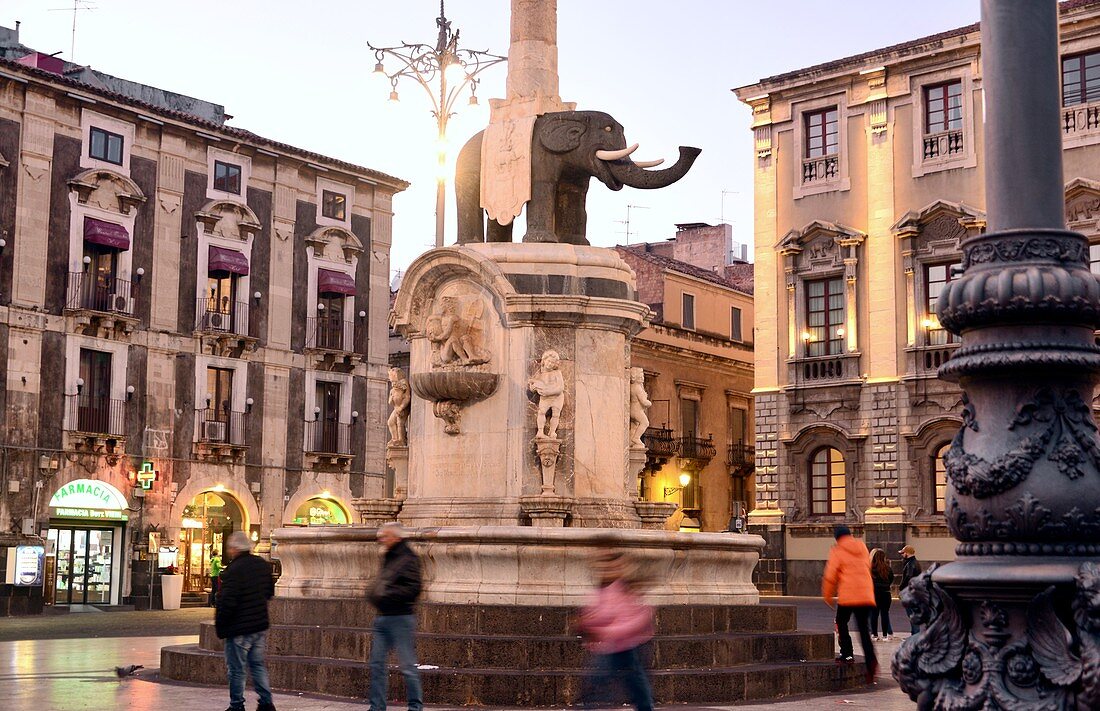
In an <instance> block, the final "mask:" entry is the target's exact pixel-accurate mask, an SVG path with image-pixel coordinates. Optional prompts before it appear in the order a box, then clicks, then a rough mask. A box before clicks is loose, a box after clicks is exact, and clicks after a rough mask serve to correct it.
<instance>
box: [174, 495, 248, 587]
mask: <svg viewBox="0 0 1100 711" xmlns="http://www.w3.org/2000/svg"><path fill="white" fill-rule="evenodd" d="M243 530H245V525H244V513H243V512H242V510H241V506H240V504H238V503H237V500H236V499H234V498H233V497H232V496H230V495H229V494H227V493H225V492H224V491H204V492H203V493H201V494H199V495H198V496H196V497H195V498H194V499H192V500H191V503H189V504H188V505H187V506H186V507H184V509H183V522H182V524H181V527H180V547H179V557H178V559H177V561H176V566H177V567H178V568H179V572H180V574H182V575H183V589H184V592H203V591H204V590H208V589H209V588H210V558H211V556H212V555H215V554H216V555H218V556H219V557H220V558H221V561H222V565H225V564H226V563H228V562H229V559H228V558H227V557H226V550H225V542H226V540H227V539H228V538H229V534H230V533H232V532H234V531H243Z"/></svg>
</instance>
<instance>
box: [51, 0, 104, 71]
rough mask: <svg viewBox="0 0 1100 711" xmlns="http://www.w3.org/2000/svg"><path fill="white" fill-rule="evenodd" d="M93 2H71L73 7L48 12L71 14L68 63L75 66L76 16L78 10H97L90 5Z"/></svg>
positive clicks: (56, 8)
mask: <svg viewBox="0 0 1100 711" xmlns="http://www.w3.org/2000/svg"><path fill="white" fill-rule="evenodd" d="M92 2H93V0H73V6H72V7H71V8H68V7H53V8H50V12H71V13H73V39H72V44H70V45H69V61H70V62H72V63H73V64H76V16H77V13H78V12H79V11H80V10H98V9H99V8H97V7H96V6H95V5H93V4H92Z"/></svg>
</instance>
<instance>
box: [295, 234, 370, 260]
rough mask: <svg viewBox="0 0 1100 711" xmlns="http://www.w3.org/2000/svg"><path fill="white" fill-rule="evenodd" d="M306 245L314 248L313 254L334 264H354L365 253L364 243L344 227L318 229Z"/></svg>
mask: <svg viewBox="0 0 1100 711" xmlns="http://www.w3.org/2000/svg"><path fill="white" fill-rule="evenodd" d="M306 245H308V246H310V247H313V254H314V256H316V257H320V258H322V259H328V260H330V261H333V262H346V263H348V264H354V263H355V260H356V259H357V258H358V257H359V255H360V254H362V253H363V243H362V242H361V241H360V240H359V238H358V237H356V236H355V234H354V233H352V232H351V231H350V230H348V229H345V228H343V227H336V226H329V227H318V228H317V229H316V230H314V231H313V233H312V234H310V235H309V236H308V237H306Z"/></svg>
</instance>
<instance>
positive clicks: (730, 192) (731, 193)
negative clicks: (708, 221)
mask: <svg viewBox="0 0 1100 711" xmlns="http://www.w3.org/2000/svg"><path fill="white" fill-rule="evenodd" d="M740 194H741V192H740V191H739V190H723V191H722V216H721V217H719V218H718V219H719V220H721V221H722V222H725V221H726V196H727V195H740Z"/></svg>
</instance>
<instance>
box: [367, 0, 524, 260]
mask: <svg viewBox="0 0 1100 711" xmlns="http://www.w3.org/2000/svg"><path fill="white" fill-rule="evenodd" d="M435 24H436V27H438V28H439V36H438V38H437V39H436V43H435V45H434V46H432V45H429V44H409V43H407V42H402V43H401V44H400V45H399V46H396V47H375V46H374V45H373V44H371V43H370V42H368V43H367V46H368V47H370V48H371V49H372V50H374V57H375V62H376V64H375V65H374V73H375V74H376V75H379V76H382V77H385V78H386V79H388V80H389V82H390V101H397V100H398V95H397V84H398V82H399V81H400V79H401V78H402V77H407V78H409V79H412V80H413V81H415V82H416V83H417V84H419V85H420V86H421V87H422V88H423V89H424V91H426V92H427V94H428V98H429V99H431V102H432V115H433V116H435V120H436V126H437V128H438V136H439V175H438V176H437V178H436V188H435V189H436V192H435V246H436V247H442V246H443V216H444V206H445V202H446V198H445V184H446V177H445V176H444V170H445V166H446V162H447V152H446V149H445V148H444V141H445V140H446V137H447V121H448V119H450V118H451V116H454V111H453V110H452V109H453V108H454V105H455V101H456V100H457V99H458V97H459V95H460V94H462V91H463V90H464V89H465V88H466V87H467V86H469V87H470V99H469V103H470V105H471V106H476V105H477V85H478V82H479V81H480V80H479V79H478V78H477V77H478V75H479V74H481V72H483V71H485V70H486V69H488V68H489V67H491V66H493V65H494V64H499V63H501V62H503V61H506V60H507V59H508V58H507V57H502V56H500V55H497V54H492V53H490V52H487V51H476V50H470V49H459V47H458V33H459V31H458V30H454V31H453V32H452V31H451V21H450V20H448V19H447V15H446V13H445V12H444V10H443V0H440V2H439V17H437V18H436V20H435ZM386 59H392V60H395V61H396V63H397V70H396V71H394V72H387V71H386V67H385V61H386Z"/></svg>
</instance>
